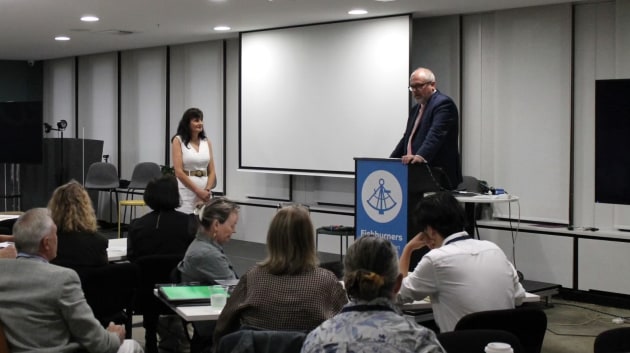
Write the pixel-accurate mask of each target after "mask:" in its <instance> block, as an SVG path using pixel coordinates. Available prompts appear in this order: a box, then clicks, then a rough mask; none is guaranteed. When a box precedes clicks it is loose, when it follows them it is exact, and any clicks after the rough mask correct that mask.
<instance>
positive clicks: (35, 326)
mask: <svg viewBox="0 0 630 353" xmlns="http://www.w3.org/2000/svg"><path fill="white" fill-rule="evenodd" d="M13 235H14V236H15V245H16V247H17V250H18V258H17V259H16V260H6V259H0V271H1V272H2V276H0V288H2V295H0V321H1V322H2V324H3V325H4V331H5V334H6V337H7V341H8V342H9V348H10V350H11V352H13V353H22V352H29V353H38V352H42V353H43V352H78V351H89V352H92V353H96V352H99V353H113V352H142V348H140V346H139V345H138V343H137V342H135V341H133V340H125V339H124V338H125V328H124V326H120V325H114V324H113V323H110V324H109V326H108V327H107V328H106V329H105V328H103V327H102V326H101V324H100V323H99V322H98V320H96V318H95V317H94V314H93V313H92V309H90V306H89V305H88V304H87V302H86V301H85V296H84V295H83V290H82V289H81V283H80V281H79V276H78V275H77V273H76V272H75V271H74V270H71V269H67V268H64V267H59V266H55V265H52V264H49V261H50V260H52V259H54V258H55V256H56V254H57V227H56V226H55V223H54V222H53V220H52V219H51V218H50V216H49V211H48V210H47V209H45V208H35V209H32V210H29V211H27V212H26V213H24V214H23V215H22V216H20V218H19V219H18V220H17V222H16V223H15V226H14V227H13Z"/></svg>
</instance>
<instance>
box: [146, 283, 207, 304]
mask: <svg viewBox="0 0 630 353" xmlns="http://www.w3.org/2000/svg"><path fill="white" fill-rule="evenodd" d="M210 291H211V290H210V287H209V286H171V285H162V286H159V289H158V293H160V295H161V296H162V297H163V298H165V299H166V300H168V301H170V302H177V303H184V302H186V303H196V302H207V303H209V302H210V294H211V293H210Z"/></svg>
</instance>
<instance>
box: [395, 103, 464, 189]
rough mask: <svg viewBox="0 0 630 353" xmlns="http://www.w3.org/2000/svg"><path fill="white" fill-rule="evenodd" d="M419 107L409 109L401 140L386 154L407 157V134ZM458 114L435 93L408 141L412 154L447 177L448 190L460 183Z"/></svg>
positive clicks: (451, 104)
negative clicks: (420, 157)
mask: <svg viewBox="0 0 630 353" xmlns="http://www.w3.org/2000/svg"><path fill="white" fill-rule="evenodd" d="M419 109H420V105H415V106H414V107H413V108H411V113H410V114H409V118H408V120H407V127H406V128H405V133H404V135H403V137H402V138H401V139H400V142H398V145H397V146H396V148H395V149H394V151H393V152H392V154H391V155H390V157H391V158H400V157H402V156H404V155H406V154H407V143H408V141H409V135H411V130H412V129H413V125H414V123H415V120H416V116H417V115H418V110H419ZM458 136H459V113H458V112H457V107H456V106H455V103H454V102H453V100H452V99H451V98H450V97H448V96H446V95H444V94H442V93H440V92H439V91H436V92H435V93H434V94H433V95H432V96H431V98H429V101H428V102H427V106H426V108H425V109H424V113H423V115H422V120H420V126H418V129H417V130H416V133H415V134H414V136H413V140H412V141H411V149H412V151H413V154H415V155H419V156H422V157H423V158H424V159H425V160H426V161H427V162H428V163H429V165H430V166H431V167H439V168H441V169H442V170H443V171H444V172H445V173H446V175H447V176H448V178H449V181H450V184H451V188H455V187H456V186H457V185H458V184H459V183H461V182H462V171H461V165H460V161H459V148H458V142H459V139H458Z"/></svg>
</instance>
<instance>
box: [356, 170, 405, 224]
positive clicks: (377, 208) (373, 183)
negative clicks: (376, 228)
mask: <svg viewBox="0 0 630 353" xmlns="http://www.w3.org/2000/svg"><path fill="white" fill-rule="evenodd" d="M402 199H403V197H402V188H401V187H400V184H399V183H398V180H397V179H396V177H394V175H392V174H391V173H390V172H388V171H385V170H376V171H374V172H372V173H371V174H370V175H368V177H367V178H365V181H364V182H363V186H362V187H361V202H362V203H363V208H364V209H365V213H367V215H368V216H369V217H370V218H371V219H372V220H373V221H374V222H378V223H387V222H389V221H391V220H392V219H394V218H396V216H398V213H399V212H400V207H401V201H402Z"/></svg>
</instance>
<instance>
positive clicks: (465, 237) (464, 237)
mask: <svg viewBox="0 0 630 353" xmlns="http://www.w3.org/2000/svg"><path fill="white" fill-rule="evenodd" d="M466 239H472V238H471V237H470V235H462V236H461V237H457V238H455V239H451V240H449V241H448V242H446V243H445V244H444V245H448V244H450V243H454V242H457V241H460V240H466Z"/></svg>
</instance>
